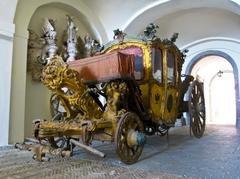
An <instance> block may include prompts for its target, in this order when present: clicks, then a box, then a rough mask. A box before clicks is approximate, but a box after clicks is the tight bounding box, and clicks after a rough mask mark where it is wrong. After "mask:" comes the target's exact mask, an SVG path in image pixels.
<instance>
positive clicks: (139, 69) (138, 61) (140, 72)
mask: <svg viewBox="0 0 240 179" xmlns="http://www.w3.org/2000/svg"><path fill="white" fill-rule="evenodd" d="M120 52H121V53H125V54H133V55H134V56H135V70H134V77H135V79H136V80H141V79H143V77H144V67H143V51H142V49H141V48H139V47H134V46H132V47H128V48H125V49H122V50H120Z"/></svg>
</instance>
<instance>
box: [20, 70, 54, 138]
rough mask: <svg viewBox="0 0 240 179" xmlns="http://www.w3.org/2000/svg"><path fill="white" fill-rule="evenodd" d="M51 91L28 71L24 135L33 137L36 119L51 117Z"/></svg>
mask: <svg viewBox="0 0 240 179" xmlns="http://www.w3.org/2000/svg"><path fill="white" fill-rule="evenodd" d="M50 95H51V92H50V91H49V90H48V89H47V87H45V86H44V85H43V84H42V83H40V82H36V81H33V80H32V75H31V73H27V81H26V107H25V122H24V137H32V134H33V132H32V131H33V126H32V121H33V120H34V119H49V118H50V116H51V115H50V108H49V99H50Z"/></svg>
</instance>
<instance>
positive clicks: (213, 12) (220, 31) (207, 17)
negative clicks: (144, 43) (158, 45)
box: [155, 8, 240, 46]
mask: <svg viewBox="0 0 240 179" xmlns="http://www.w3.org/2000/svg"><path fill="white" fill-rule="evenodd" d="M155 23H156V24H158V25H159V30H158V35H159V36H160V37H161V38H169V37H171V36H172V34H173V33H174V32H178V33H179V38H178V39H177V45H179V46H183V45H185V44H188V43H191V42H193V41H196V40H199V39H203V38H207V37H216V36H219V37H229V38H240V33H239V29H240V18H239V15H237V14H234V13H232V12H230V11H226V10H221V9H215V8H197V9H190V10H185V11H179V12H176V13H173V14H170V15H167V16H164V17H161V18H159V19H158V20H156V21H155Z"/></svg>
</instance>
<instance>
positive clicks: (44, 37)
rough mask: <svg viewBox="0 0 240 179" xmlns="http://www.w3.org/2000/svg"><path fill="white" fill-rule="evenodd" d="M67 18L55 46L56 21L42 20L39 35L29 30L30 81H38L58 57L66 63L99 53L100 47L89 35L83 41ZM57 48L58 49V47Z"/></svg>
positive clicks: (73, 24)
mask: <svg viewBox="0 0 240 179" xmlns="http://www.w3.org/2000/svg"><path fill="white" fill-rule="evenodd" d="M66 16H67V28H66V29H65V30H64V32H63V35H62V37H61V38H60V40H61V41H60V43H58V45H57V43H56V42H57V29H56V27H55V22H56V20H54V19H51V18H44V20H43V25H42V29H41V32H42V33H41V35H38V34H37V33H36V32H34V31H33V30H31V29H30V30H29V40H28V57H27V58H28V66H27V71H28V72H31V73H32V79H33V80H36V81H40V79H41V73H42V69H43V67H44V66H45V65H46V64H49V63H50V61H51V59H52V58H53V57H54V56H56V55H59V56H61V57H62V59H63V60H64V61H65V62H66V61H73V60H76V59H80V58H84V57H89V56H93V55H95V54H96V53H97V52H99V51H100V49H101V48H102V46H101V45H100V44H99V42H98V41H97V40H94V39H93V38H92V37H91V36H90V35H89V34H87V35H86V36H85V37H84V41H83V40H82V39H81V37H80V36H79V35H78V34H77V32H78V27H76V25H75V23H74V21H73V18H72V17H70V16H69V15H66ZM58 46H59V47H58Z"/></svg>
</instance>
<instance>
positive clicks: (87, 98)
mask: <svg viewBox="0 0 240 179" xmlns="http://www.w3.org/2000/svg"><path fill="white" fill-rule="evenodd" d="M42 82H43V84H44V85H45V86H47V87H48V88H49V89H50V90H52V91H53V92H55V93H57V95H59V96H61V99H62V100H63V101H61V102H62V104H63V106H64V108H65V110H66V111H67V113H68V114H67V118H68V119H71V118H72V117H73V116H74V114H76V113H79V111H81V113H82V116H83V118H84V119H96V118H97V119H99V118H101V117H102V111H101V109H100V107H99V106H98V105H97V103H96V102H95V101H94V99H93V98H92V97H91V95H90V94H89V90H88V88H87V87H86V85H84V83H83V80H82V79H81V78H80V76H79V73H78V72H77V71H75V70H72V69H70V68H68V65H67V64H66V63H65V62H64V61H63V60H62V58H61V57H60V56H55V57H54V58H52V59H51V61H50V63H49V64H48V65H46V66H45V68H44V69H43V73H42Z"/></svg>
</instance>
